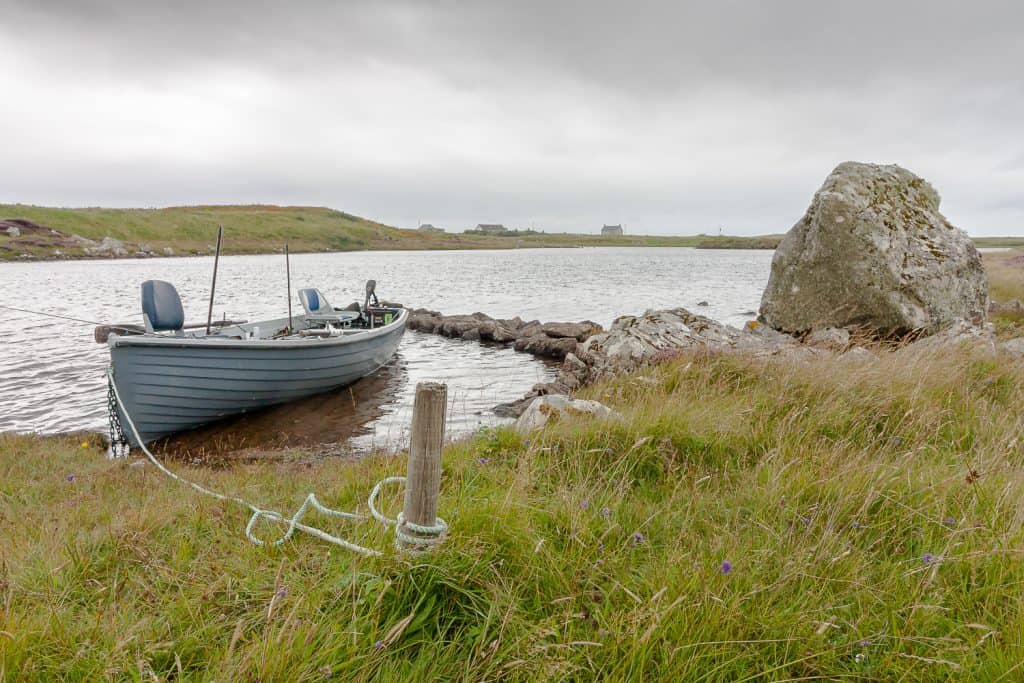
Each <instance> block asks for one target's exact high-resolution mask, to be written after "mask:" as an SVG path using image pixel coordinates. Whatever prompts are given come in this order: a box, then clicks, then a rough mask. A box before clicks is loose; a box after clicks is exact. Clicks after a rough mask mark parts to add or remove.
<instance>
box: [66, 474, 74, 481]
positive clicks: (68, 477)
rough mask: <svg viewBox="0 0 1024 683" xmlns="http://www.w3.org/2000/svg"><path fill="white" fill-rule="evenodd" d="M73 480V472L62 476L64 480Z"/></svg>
mask: <svg viewBox="0 0 1024 683" xmlns="http://www.w3.org/2000/svg"><path fill="white" fill-rule="evenodd" d="M74 480H75V475H73V474H69V475H67V476H66V477H64V481H74Z"/></svg>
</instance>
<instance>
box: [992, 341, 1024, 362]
mask: <svg viewBox="0 0 1024 683" xmlns="http://www.w3.org/2000/svg"><path fill="white" fill-rule="evenodd" d="M997 348H998V349H999V350H1000V351H1002V352H1003V353H1006V354H1009V355H1011V356H1016V357H1017V358H1024V337H1017V338H1016V339H1010V340H1008V341H1004V342H1003V343H1001V344H999V346H998V347H997Z"/></svg>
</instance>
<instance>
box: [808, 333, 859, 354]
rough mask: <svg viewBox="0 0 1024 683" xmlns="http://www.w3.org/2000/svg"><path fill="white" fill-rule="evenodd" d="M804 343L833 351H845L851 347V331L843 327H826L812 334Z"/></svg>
mask: <svg viewBox="0 0 1024 683" xmlns="http://www.w3.org/2000/svg"><path fill="white" fill-rule="evenodd" d="M804 343H805V344H807V345H808V346H815V347H819V348H823V349H829V350H831V351H845V350H846V349H847V348H848V347H849V346H850V331H849V330H846V329H843V328H841V327H826V328H823V329H820V330H815V331H814V332H811V333H810V334H809V335H807V339H805V340H804Z"/></svg>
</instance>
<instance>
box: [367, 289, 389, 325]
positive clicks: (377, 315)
mask: <svg viewBox="0 0 1024 683" xmlns="http://www.w3.org/2000/svg"><path fill="white" fill-rule="evenodd" d="M376 289H377V281H376V280H367V281H366V303H365V304H364V305H363V310H364V311H365V313H366V319H367V320H368V321H369V323H370V329H373V328H375V327H381V326H383V325H387V324H389V323H390V322H391V318H392V315H393V314H392V312H391V311H390V310H388V309H387V308H386V307H383V306H381V305H380V300H379V299H378V298H377V293H376V291H375V290H376ZM371 301H372V303H371Z"/></svg>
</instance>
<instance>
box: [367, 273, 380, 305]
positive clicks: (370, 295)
mask: <svg viewBox="0 0 1024 683" xmlns="http://www.w3.org/2000/svg"><path fill="white" fill-rule="evenodd" d="M376 289H377V281H376V280H367V281H366V303H364V304H363V308H369V307H370V299H373V305H374V306H379V305H380V301H379V300H378V299H377V292H376V291H375V290H376Z"/></svg>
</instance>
